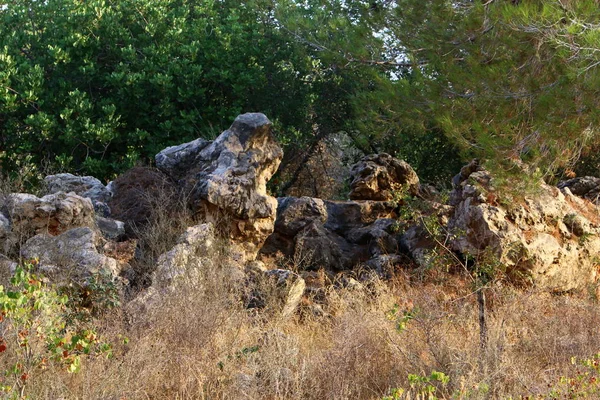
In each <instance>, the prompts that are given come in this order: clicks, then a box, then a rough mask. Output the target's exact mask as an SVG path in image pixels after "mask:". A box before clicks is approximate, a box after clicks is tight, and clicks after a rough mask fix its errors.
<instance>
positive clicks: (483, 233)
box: [448, 167, 600, 292]
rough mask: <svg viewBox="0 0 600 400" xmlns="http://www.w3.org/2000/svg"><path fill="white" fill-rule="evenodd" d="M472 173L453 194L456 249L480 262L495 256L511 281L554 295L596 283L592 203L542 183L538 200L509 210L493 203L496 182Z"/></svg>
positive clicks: (597, 249) (596, 225)
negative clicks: (517, 281) (526, 283)
mask: <svg viewBox="0 0 600 400" xmlns="http://www.w3.org/2000/svg"><path fill="white" fill-rule="evenodd" d="M470 171H472V172H471V175H469V176H468V177H465V176H464V174H463V176H461V179H460V181H459V179H455V180H456V181H459V183H458V185H456V184H455V185H454V186H455V189H454V193H452V195H451V198H453V199H455V201H456V204H457V205H456V208H455V212H454V215H453V216H452V218H451V220H450V222H449V225H448V226H449V228H450V229H451V231H452V232H454V233H455V235H456V238H455V239H454V240H452V242H451V247H452V248H453V249H454V250H456V251H458V252H460V253H462V254H464V255H470V256H472V257H473V259H474V260H475V262H477V261H478V260H479V261H482V260H485V259H487V260H488V261H489V255H490V254H491V255H493V257H494V258H495V259H496V260H497V261H498V262H499V263H500V264H499V265H500V266H503V267H504V268H506V270H507V273H508V275H509V276H511V277H513V278H515V279H519V280H521V281H523V280H524V279H525V280H529V281H531V282H533V283H534V284H536V285H537V286H539V287H542V288H545V289H548V290H551V291H558V292H565V291H569V290H572V289H583V288H585V287H586V286H587V285H589V284H590V283H592V282H594V281H595V279H596V278H597V268H596V263H595V261H594V259H595V257H596V256H597V255H598V254H600V237H599V234H600V218H599V217H598V210H597V208H596V207H595V206H594V205H593V204H592V203H590V202H587V201H585V200H582V199H580V198H577V197H575V196H572V195H570V191H568V187H565V189H564V191H565V193H567V194H566V195H565V194H563V193H562V192H561V191H559V190H558V189H556V188H553V187H550V186H548V185H546V184H544V183H542V184H541V185H540V188H539V190H538V191H537V193H536V195H535V196H531V197H526V198H525V199H524V200H523V201H522V202H520V203H513V204H510V208H506V207H504V206H501V205H499V204H497V203H496V202H495V201H493V200H490V198H493V197H491V196H490V195H489V193H490V192H488V190H493V188H492V187H491V183H492V182H493V179H492V177H491V176H490V175H489V174H488V173H487V172H486V171H483V170H482V169H481V168H479V167H477V168H470ZM482 262H483V261H482Z"/></svg>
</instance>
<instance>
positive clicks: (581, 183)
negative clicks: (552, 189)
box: [557, 176, 600, 204]
mask: <svg viewBox="0 0 600 400" xmlns="http://www.w3.org/2000/svg"><path fill="white" fill-rule="evenodd" d="M557 186H558V188H559V189H564V188H569V190H570V191H571V193H573V194H574V195H575V196H579V197H583V198H586V199H588V200H590V201H592V202H594V203H596V204H598V198H599V197H600V178H597V177H595V176H582V177H577V178H573V179H569V180H567V181H563V182H560V183H559V184H558V185H557Z"/></svg>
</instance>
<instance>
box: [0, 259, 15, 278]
mask: <svg viewBox="0 0 600 400" xmlns="http://www.w3.org/2000/svg"><path fill="white" fill-rule="evenodd" d="M18 265H19V264H17V263H16V262H14V261H13V260H11V259H10V258H8V257H6V256H5V255H4V254H0V276H2V277H3V278H6V277H8V276H11V275H12V274H13V273H14V272H15V270H16V269H17V266H18Z"/></svg>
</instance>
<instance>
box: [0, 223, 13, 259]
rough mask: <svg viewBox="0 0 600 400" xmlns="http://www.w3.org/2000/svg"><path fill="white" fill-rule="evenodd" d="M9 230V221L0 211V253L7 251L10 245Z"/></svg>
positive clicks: (10, 228) (10, 229)
mask: <svg viewBox="0 0 600 400" xmlns="http://www.w3.org/2000/svg"><path fill="white" fill-rule="evenodd" d="M11 231H12V227H11V223H10V221H9V220H8V218H6V216H4V214H2V213H0V254H3V253H8V251H9V248H10V247H11Z"/></svg>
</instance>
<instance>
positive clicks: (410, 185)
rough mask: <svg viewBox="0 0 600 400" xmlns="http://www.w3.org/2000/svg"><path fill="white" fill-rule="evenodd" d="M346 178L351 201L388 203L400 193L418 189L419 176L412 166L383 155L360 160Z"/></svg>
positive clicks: (414, 191) (413, 192)
mask: <svg viewBox="0 0 600 400" xmlns="http://www.w3.org/2000/svg"><path fill="white" fill-rule="evenodd" d="M350 179H351V182H352V183H351V188H352V189H351V191H350V194H349V196H350V199H351V200H379V201H388V200H393V199H394V196H395V195H396V193H397V192H400V191H402V190H406V191H407V192H408V193H410V194H412V195H416V194H417V193H418V190H419V177H418V176H417V174H416V173H415V171H414V170H413V169H412V167H411V166H410V165H409V164H408V163H406V162H405V161H402V160H398V159H397V158H394V157H392V156H391V155H389V154H386V153H381V154H375V155H370V156H367V157H365V158H363V159H362V160H360V161H359V162H358V163H356V164H355V165H354V166H353V167H352V169H351V171H350Z"/></svg>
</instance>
